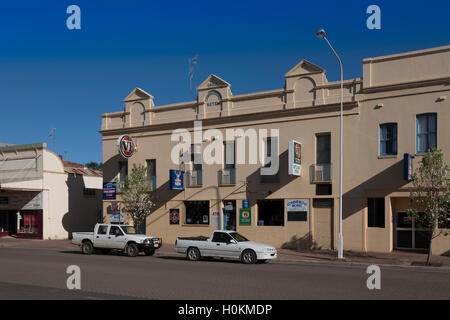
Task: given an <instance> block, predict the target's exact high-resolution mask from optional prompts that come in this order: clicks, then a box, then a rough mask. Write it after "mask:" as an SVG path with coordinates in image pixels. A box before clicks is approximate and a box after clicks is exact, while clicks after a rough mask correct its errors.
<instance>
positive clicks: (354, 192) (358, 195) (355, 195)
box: [342, 160, 408, 219]
mask: <svg viewBox="0 0 450 320" xmlns="http://www.w3.org/2000/svg"><path fill="white" fill-rule="evenodd" d="M344 174H345V173H344ZM406 184H408V181H406V180H403V160H400V161H398V162H396V163H395V164H393V165H392V166H390V167H388V168H386V169H385V170H383V171H381V172H380V173H378V174H377V175H375V176H373V177H371V178H370V179H368V180H366V181H364V182H363V183H361V184H360V185H358V186H356V187H355V188H353V189H351V190H350V191H348V192H346V193H344V194H343V195H342V206H343V212H342V217H343V219H346V218H348V217H350V216H352V215H354V214H355V213H358V212H360V211H361V210H363V209H364V208H365V207H366V205H367V201H355V200H354V199H365V198H367V196H368V195H367V191H370V190H377V196H379V197H385V196H387V195H388V194H390V193H391V192H392V191H394V190H398V189H399V188H401V187H404V186H405V185H406ZM381 190H383V191H382V193H380V192H381ZM369 196H370V195H369Z"/></svg>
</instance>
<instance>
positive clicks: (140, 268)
mask: <svg viewBox="0 0 450 320" xmlns="http://www.w3.org/2000/svg"><path fill="white" fill-rule="evenodd" d="M69 265H77V266H79V267H80V269H81V290H68V289H67V286H66V281H67V278H68V277H69V274H67V273H66V269H67V267H68V266H69ZM368 277H369V275H368V274H366V266H363V265H348V264H343V263H339V262H336V263H307V262H298V263H274V262H269V263H265V264H256V265H243V264H241V263H239V262H234V261H233V262H230V261H199V262H189V261H186V260H184V257H183V256H179V257H174V256H155V257H146V256H143V255H142V256H138V257H134V258H129V257H126V256H122V255H120V254H108V255H100V254H99V255H89V256H86V255H83V254H81V253H80V252H79V251H78V250H77V251H75V250H70V249H69V250H68V249H61V248H46V247H43V248H42V247H38V248H36V247H34V248H22V247H20V248H17V247H16V248H14V247H4V248H0V299H130V298H131V299H134V298H139V299H194V300H195V299H221V300H222V299H223V300H228V299H252V300H253V299H256V300H260V299H450V270H448V269H447V270H443V269H438V268H432V267H431V268H428V269H427V268H422V267H381V289H380V290H368V289H367V286H366V281H367V278H368Z"/></svg>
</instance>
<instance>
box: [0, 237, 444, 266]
mask: <svg viewBox="0 0 450 320" xmlns="http://www.w3.org/2000/svg"><path fill="white" fill-rule="evenodd" d="M2 247H3V248H12V247H17V248H20V247H23V248H43V249H44V248H49V249H64V250H79V248H78V246H75V245H73V244H72V243H70V240H29V239H16V238H13V237H3V238H0V248H2ZM173 247H174V245H173V244H170V243H163V246H162V247H161V248H160V249H159V250H157V251H156V254H155V255H156V256H175V257H180V256H182V255H181V254H178V253H176V252H174V250H173ZM277 250H278V259H276V260H273V261H271V262H273V263H295V262H325V263H326V262H328V263H344V264H376V265H394V266H425V262H426V259H427V254H426V253H419V252H410V251H394V252H391V253H378V252H355V251H344V260H338V259H337V252H336V251H325V250H300V251H296V250H290V249H280V248H278V249H277ZM430 267H431V268H435V267H437V268H444V269H450V257H448V256H437V255H433V257H432V265H431V266H430Z"/></svg>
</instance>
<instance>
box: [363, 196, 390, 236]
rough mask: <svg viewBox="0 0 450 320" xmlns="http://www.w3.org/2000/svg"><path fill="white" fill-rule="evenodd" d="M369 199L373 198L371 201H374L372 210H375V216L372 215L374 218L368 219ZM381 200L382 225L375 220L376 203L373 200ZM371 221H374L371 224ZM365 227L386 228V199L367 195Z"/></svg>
mask: <svg viewBox="0 0 450 320" xmlns="http://www.w3.org/2000/svg"><path fill="white" fill-rule="evenodd" d="M371 199H373V201H374V207H375V208H374V210H375V212H374V213H373V214H374V215H375V216H374V218H373V219H370V214H371V213H370V211H371V209H370V208H371V207H370V200H371ZM380 199H381V200H383V206H382V208H383V215H382V217H383V225H382V226H381V225H379V224H378V223H377V222H378V219H377V216H376V215H377V210H376V204H375V202H376V201H377V200H380ZM371 222H374V224H373V225H371ZM367 228H378V229H385V228H386V199H385V198H384V197H368V198H367Z"/></svg>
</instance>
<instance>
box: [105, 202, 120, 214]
mask: <svg viewBox="0 0 450 320" xmlns="http://www.w3.org/2000/svg"><path fill="white" fill-rule="evenodd" d="M106 213H107V214H116V213H120V208H119V204H118V203H111V204H110V205H109V206H108V207H106Z"/></svg>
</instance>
